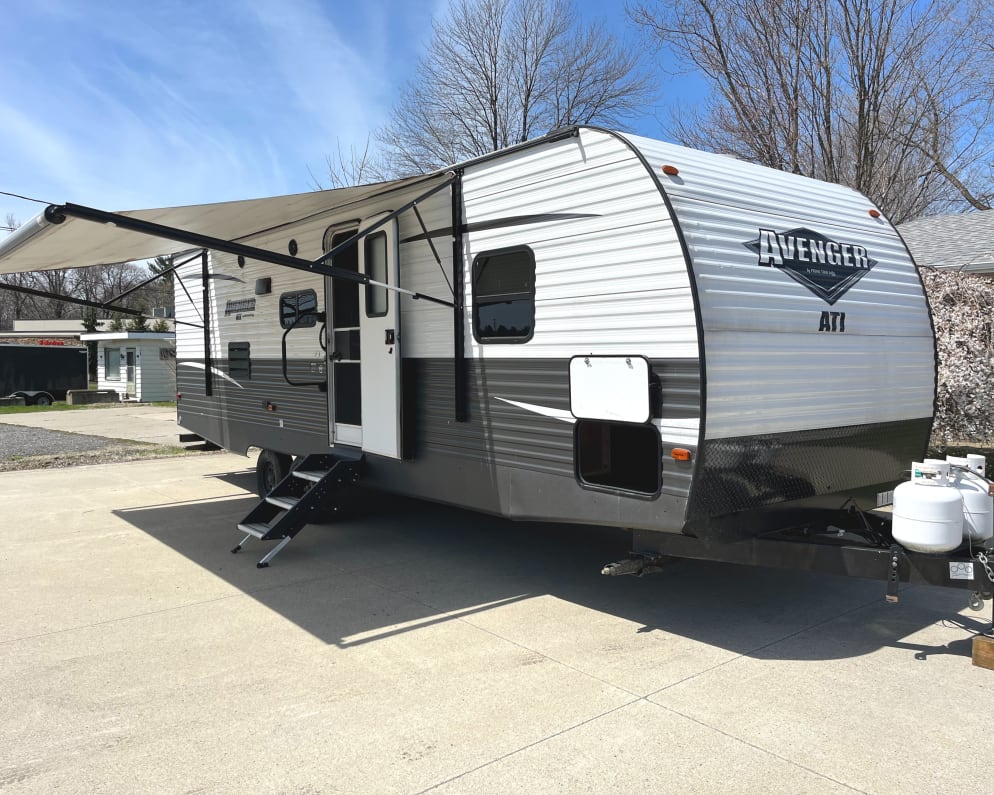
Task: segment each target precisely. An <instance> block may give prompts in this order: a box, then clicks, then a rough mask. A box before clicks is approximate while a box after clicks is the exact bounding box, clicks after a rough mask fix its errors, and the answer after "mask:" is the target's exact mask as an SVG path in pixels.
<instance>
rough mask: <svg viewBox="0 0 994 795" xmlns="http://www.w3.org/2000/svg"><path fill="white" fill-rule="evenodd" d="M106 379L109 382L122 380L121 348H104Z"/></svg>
mask: <svg viewBox="0 0 994 795" xmlns="http://www.w3.org/2000/svg"><path fill="white" fill-rule="evenodd" d="M104 378H105V379H106V380H107V381H120V380H121V349H120V348H104Z"/></svg>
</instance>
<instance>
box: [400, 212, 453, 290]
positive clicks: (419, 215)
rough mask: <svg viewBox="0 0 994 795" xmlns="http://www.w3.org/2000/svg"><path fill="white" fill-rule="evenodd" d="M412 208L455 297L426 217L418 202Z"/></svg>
mask: <svg viewBox="0 0 994 795" xmlns="http://www.w3.org/2000/svg"><path fill="white" fill-rule="evenodd" d="M411 209H412V210H414V215H415V217H416V218H417V219H418V223H419V224H421V231H422V232H424V233H425V240H427V241H428V246H429V248H431V253H432V254H434V255H435V262H437V263H438V269H439V270H440V271H441V272H442V278H443V279H445V283H446V284H447V285H449V292H450V293H452V297H453V298H455V295H456V291H455V290H453V289H452V282H450V281H449V276H448V274H447V273H446V272H445V268H444V267H442V258H441V257H440V256H438V249H436V248H435V242H434V241H433V240H432V239H431V235H430V234H428V227H427V226H425V221H424V218H422V217H421V211H420V210H419V209H418V206H417V205H416V204H415V205H414V206H413V207H412V208H411Z"/></svg>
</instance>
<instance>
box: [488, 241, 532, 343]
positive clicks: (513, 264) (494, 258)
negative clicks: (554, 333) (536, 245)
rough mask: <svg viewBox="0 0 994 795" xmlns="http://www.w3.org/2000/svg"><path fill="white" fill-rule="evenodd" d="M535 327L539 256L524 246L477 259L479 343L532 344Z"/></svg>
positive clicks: (492, 252)
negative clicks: (536, 264) (536, 265)
mask: <svg viewBox="0 0 994 795" xmlns="http://www.w3.org/2000/svg"><path fill="white" fill-rule="evenodd" d="M534 327H535V255H534V254H532V251H531V249H530V248H525V247H523V246H522V247H520V248H513V249H504V250H502V251H488V252H484V253H483V254H480V255H478V256H477V258H476V259H475V260H473V336H475V337H476V339H477V341H478V342H528V340H530V339H531V338H532V334H533V332H534Z"/></svg>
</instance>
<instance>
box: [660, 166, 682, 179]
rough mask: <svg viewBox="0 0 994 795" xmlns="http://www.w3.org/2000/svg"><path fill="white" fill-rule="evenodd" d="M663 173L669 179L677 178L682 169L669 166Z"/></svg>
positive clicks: (665, 167)
mask: <svg viewBox="0 0 994 795" xmlns="http://www.w3.org/2000/svg"><path fill="white" fill-rule="evenodd" d="M663 173H664V174H665V175H666V176H667V177H675V176H676V175H677V174H679V173H680V169H678V168H677V167H676V166H671V165H669V164H667V165H665V166H663Z"/></svg>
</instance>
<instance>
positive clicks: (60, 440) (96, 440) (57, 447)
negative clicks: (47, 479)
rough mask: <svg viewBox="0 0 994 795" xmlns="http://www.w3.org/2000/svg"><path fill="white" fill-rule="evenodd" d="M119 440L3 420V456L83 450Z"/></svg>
mask: <svg viewBox="0 0 994 795" xmlns="http://www.w3.org/2000/svg"><path fill="white" fill-rule="evenodd" d="M114 444H117V442H115V440H114V439H105V438H103V437H102V436H86V435H85V434H82V433H68V432H65V431H46V430H44V429H43V428H28V427H26V426H24V425H8V424H6V423H0V459H8V458H15V457H17V458H19V457H23V456H29V455H53V454H56V453H82V452H86V451H88V450H100V449H102V448H105V447H110V446H111V445H114Z"/></svg>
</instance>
